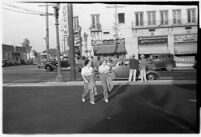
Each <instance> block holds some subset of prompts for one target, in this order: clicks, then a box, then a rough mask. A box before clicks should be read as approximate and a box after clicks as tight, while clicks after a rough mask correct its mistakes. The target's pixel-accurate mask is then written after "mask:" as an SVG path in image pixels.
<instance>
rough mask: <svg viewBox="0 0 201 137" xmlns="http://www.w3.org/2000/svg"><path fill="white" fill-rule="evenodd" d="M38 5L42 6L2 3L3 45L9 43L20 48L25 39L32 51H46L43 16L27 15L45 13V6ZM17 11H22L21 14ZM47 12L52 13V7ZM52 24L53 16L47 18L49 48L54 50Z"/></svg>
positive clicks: (36, 4)
mask: <svg viewBox="0 0 201 137" xmlns="http://www.w3.org/2000/svg"><path fill="white" fill-rule="evenodd" d="M39 5H44V4H43V3H20V2H15V1H13V0H6V1H4V2H2V26H3V27H2V29H3V34H2V35H3V37H2V42H3V43H11V44H14V45H18V46H21V45H22V42H23V40H24V39H25V38H27V39H29V41H30V46H32V49H34V50H36V51H38V52H42V51H44V50H45V49H46V43H45V39H44V38H45V37H46V18H45V16H40V15H39V14H37V15H35V14H34V15H33V14H27V12H28V13H30V12H29V11H28V10H31V11H39V12H42V13H45V6H39ZM14 6H15V7H17V8H15V7H14ZM21 9H23V10H21ZM24 9H25V10H24ZM16 11H18V12H16ZM19 11H22V12H23V13H21V12H19ZM24 12H26V13H24ZM49 12H50V13H53V8H52V7H49ZM34 13H35V12H34ZM37 13H38V12H37ZM54 24H55V18H54V16H49V34H50V35H49V39H50V40H49V43H50V48H56V35H55V33H56V30H55V25H54Z"/></svg>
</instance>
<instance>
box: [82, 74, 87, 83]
mask: <svg viewBox="0 0 201 137" xmlns="http://www.w3.org/2000/svg"><path fill="white" fill-rule="evenodd" d="M82 78H83V80H84V81H85V82H86V83H88V82H89V81H88V80H87V79H86V78H85V76H83V75H82Z"/></svg>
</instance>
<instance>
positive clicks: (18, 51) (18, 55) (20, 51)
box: [13, 46, 27, 64]
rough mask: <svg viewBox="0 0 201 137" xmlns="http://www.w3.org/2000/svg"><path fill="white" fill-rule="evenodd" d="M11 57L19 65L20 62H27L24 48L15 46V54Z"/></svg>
mask: <svg viewBox="0 0 201 137" xmlns="http://www.w3.org/2000/svg"><path fill="white" fill-rule="evenodd" d="M13 55H14V56H13V58H14V61H15V62H19V64H21V62H25V61H27V53H26V48H25V47H19V46H15V53H14V54H13Z"/></svg>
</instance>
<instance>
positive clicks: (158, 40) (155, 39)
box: [138, 36, 168, 45]
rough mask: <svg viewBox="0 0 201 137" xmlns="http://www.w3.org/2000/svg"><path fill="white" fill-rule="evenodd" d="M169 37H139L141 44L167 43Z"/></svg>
mask: <svg viewBox="0 0 201 137" xmlns="http://www.w3.org/2000/svg"><path fill="white" fill-rule="evenodd" d="M167 43H168V37H167V36H153V37H138V44H139V45H147V44H167Z"/></svg>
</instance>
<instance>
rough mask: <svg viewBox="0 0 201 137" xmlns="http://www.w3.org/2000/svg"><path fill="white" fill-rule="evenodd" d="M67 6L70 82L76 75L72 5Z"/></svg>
mask: <svg viewBox="0 0 201 137" xmlns="http://www.w3.org/2000/svg"><path fill="white" fill-rule="evenodd" d="M67 6H68V7H67V8H68V29H69V46H70V54H69V55H70V68H71V69H70V70H71V81H75V80H76V73H75V47H74V33H73V5H72V3H69V4H68V5H67Z"/></svg>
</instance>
